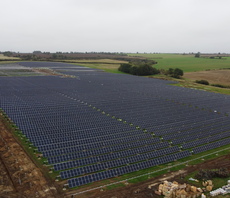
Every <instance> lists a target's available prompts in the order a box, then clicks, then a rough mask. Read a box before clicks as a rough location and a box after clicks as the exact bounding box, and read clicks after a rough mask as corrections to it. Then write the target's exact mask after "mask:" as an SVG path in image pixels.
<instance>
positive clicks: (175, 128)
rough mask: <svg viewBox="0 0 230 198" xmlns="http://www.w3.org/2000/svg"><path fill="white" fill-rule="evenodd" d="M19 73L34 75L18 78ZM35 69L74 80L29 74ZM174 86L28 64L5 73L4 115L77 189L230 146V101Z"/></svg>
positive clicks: (94, 71)
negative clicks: (42, 69) (59, 74)
mask: <svg viewBox="0 0 230 198" xmlns="http://www.w3.org/2000/svg"><path fill="white" fill-rule="evenodd" d="M1 67H2V66H1ZM10 67H12V70H9V68H10ZM17 68H19V69H20V71H21V72H26V74H28V73H30V75H24V74H21V75H16V76H13V77H12V76H10V74H12V71H13V70H17ZM33 68H48V69H52V70H53V71H55V72H57V73H62V74H64V75H66V76H70V77H63V76H52V75H41V74H40V73H36V72H28V70H32V69H33ZM173 84H174V82H170V81H165V80H159V79H153V78H151V79H150V78H145V77H138V76H132V75H125V74H111V73H105V72H103V71H101V70H97V69H92V68H87V67H82V66H76V65H72V64H67V63H51V62H20V63H17V64H13V65H11V66H7V65H4V76H1V77H0V85H1V86H0V93H1V94H0V108H1V109H2V110H3V111H4V112H5V113H6V114H7V115H8V117H9V118H10V119H11V120H12V121H13V122H14V123H15V125H16V126H17V127H18V128H19V130H20V133H22V135H24V136H25V137H26V138H27V139H28V141H29V142H30V143H31V145H32V146H33V147H35V148H36V149H37V151H38V152H39V153H41V154H42V156H43V157H45V158H46V159H47V163H48V164H49V165H50V166H52V167H53V169H54V170H55V171H58V172H59V173H60V177H61V179H63V180H66V182H67V184H68V187H69V188H74V187H79V186H83V185H85V184H89V183H93V182H96V181H100V180H105V179H109V178H113V177H117V176H121V175H124V174H127V173H132V172H136V171H139V170H143V169H147V168H150V167H154V166H157V165H161V164H167V163H170V162H173V161H175V160H180V159H183V158H185V157H188V156H192V155H194V154H198V153H202V152H204V151H209V150H212V149H216V148H219V147H222V146H226V145H229V144H230V96H229V95H222V94H216V93H211V92H206V91H202V90H196V89H189V88H183V87H178V86H173Z"/></svg>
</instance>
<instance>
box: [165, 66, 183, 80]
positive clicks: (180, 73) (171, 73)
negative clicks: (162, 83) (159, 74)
mask: <svg viewBox="0 0 230 198" xmlns="http://www.w3.org/2000/svg"><path fill="white" fill-rule="evenodd" d="M165 74H166V75H169V76H171V77H173V78H180V77H181V76H183V75H184V72H183V70H182V69H179V68H176V69H173V68H169V69H168V70H167V71H165Z"/></svg>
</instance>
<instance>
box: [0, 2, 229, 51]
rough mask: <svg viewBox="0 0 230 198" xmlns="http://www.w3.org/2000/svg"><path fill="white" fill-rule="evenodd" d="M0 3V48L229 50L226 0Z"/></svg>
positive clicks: (55, 49) (227, 4) (227, 5)
mask: <svg viewBox="0 0 230 198" xmlns="http://www.w3.org/2000/svg"><path fill="white" fill-rule="evenodd" d="M1 4H2V8H4V9H2V10H1V12H0V17H1V20H2V21H1V29H2V31H1V32H0V43H1V46H0V51H5V50H12V51H23V52H31V51H33V50H35V49H36V50H42V51H53V52H55V51H124V52H136V51H145V52H153V50H154V52H191V51H195V52H196V51H201V49H202V51H203V50H204V51H205V52H210V50H213V51H212V52H215V49H218V50H219V51H222V50H220V49H223V50H224V51H225V52H230V47H229V46H228V43H229V41H230V39H229V36H228V34H229V30H230V27H229V26H228V24H229V22H230V13H229V11H228V8H229V6H230V2H229V1H228V0H218V1H217V0H209V1H208V0H202V1H200V0H199V1H198V0H174V1H171V0H142V1H139V0H109V1H108V0H97V1H95V0H84V1H83V0H77V1H76V0H65V1H64V0H40V1H30V0H21V1H17V0H9V1H4V2H2V3H1ZM3 19H4V20H3ZM213 43H215V47H216V48H215V47H213ZM38 48H39V49H38Z"/></svg>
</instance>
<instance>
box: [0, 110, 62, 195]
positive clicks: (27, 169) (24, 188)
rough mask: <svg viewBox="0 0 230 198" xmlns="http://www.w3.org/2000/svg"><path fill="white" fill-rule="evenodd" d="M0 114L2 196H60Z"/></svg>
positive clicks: (0, 192)
mask: <svg viewBox="0 0 230 198" xmlns="http://www.w3.org/2000/svg"><path fill="white" fill-rule="evenodd" d="M1 116H2V115H0V173H1V174H0V197H1V198H8V197H10V198H11V197H12V198H14V197H17V198H20V197H23V198H30V197H31V198H32V197H33V198H34V197H50V198H51V197H52V198H53V197H59V196H58V194H59V193H58V191H57V188H56V186H54V185H52V183H51V182H50V181H48V180H47V179H46V178H45V177H44V176H43V174H42V172H41V170H40V169H39V168H38V167H37V166H36V165H35V164H34V163H33V161H32V160H31V159H30V158H29V156H28V155H27V154H26V152H25V151H24V150H23V148H22V147H21V145H20V144H19V143H18V142H17V140H16V139H15V138H14V136H13V135H12V133H11V132H10V130H9V129H8V126H7V123H6V121H5V120H4V119H2V118H1Z"/></svg>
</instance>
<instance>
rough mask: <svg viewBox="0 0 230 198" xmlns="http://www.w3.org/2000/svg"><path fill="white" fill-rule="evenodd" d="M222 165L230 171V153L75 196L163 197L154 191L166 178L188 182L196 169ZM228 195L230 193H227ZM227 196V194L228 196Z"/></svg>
mask: <svg viewBox="0 0 230 198" xmlns="http://www.w3.org/2000/svg"><path fill="white" fill-rule="evenodd" d="M220 167H226V168H228V170H229V171H230V154H229V155H226V156H222V157H219V158H216V159H213V160H209V161H205V162H203V163H202V164H199V165H193V166H188V167H187V168H186V169H184V170H180V171H177V172H170V173H167V174H165V175H161V176H158V177H155V178H151V179H149V180H147V181H144V182H140V183H138V184H128V185H127V186H126V187H120V188H116V189H113V190H107V191H100V190H95V191H92V192H89V193H85V194H80V195H77V196H74V197H75V198H157V197H159V198H160V197H161V196H158V195H156V194H155V193H154V191H155V190H156V189H157V185H158V184H160V183H162V182H163V181H164V180H168V181H174V180H175V181H177V182H179V183H185V182H186V183H188V181H187V180H184V177H185V176H186V175H187V174H189V173H191V172H194V171H196V170H201V169H218V168H220ZM150 184H156V185H155V186H154V187H153V188H152V189H148V185H150ZM227 196H228V195H227ZM227 196H225V197H226V198H227Z"/></svg>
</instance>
